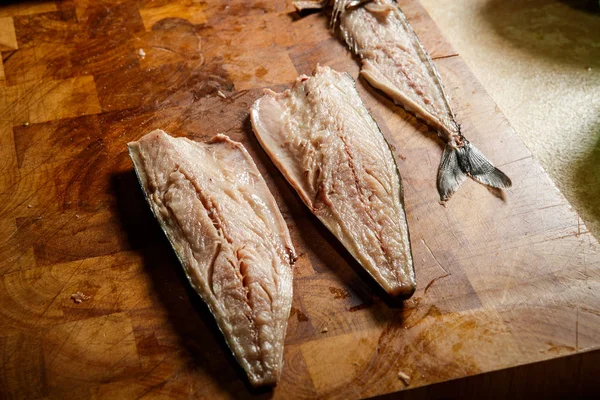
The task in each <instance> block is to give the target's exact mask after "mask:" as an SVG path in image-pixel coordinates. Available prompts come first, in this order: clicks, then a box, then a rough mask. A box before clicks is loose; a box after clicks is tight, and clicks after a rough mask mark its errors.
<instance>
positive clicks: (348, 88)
mask: <svg viewBox="0 0 600 400" xmlns="http://www.w3.org/2000/svg"><path fill="white" fill-rule="evenodd" d="M250 120H251V122H252V127H253V131H254V134H255V136H256V137H257V139H258V141H259V143H260V144H261V145H262V147H263V148H264V149H265V151H266V153H267V154H268V155H269V157H270V158H271V160H272V161H273V163H274V164H275V165H276V166H277V168H279V170H280V171H281V172H282V174H283V175H284V176H285V178H286V179H287V180H288V182H289V183H290V184H291V185H292V186H293V187H294V189H295V190H296V192H297V193H298V195H299V196H300V198H301V199H302V201H303V202H304V203H305V204H306V205H307V206H308V208H309V209H310V210H311V211H312V212H313V213H314V214H315V215H316V216H317V218H319V220H321V222H322V223H323V224H324V225H325V226H326V227H327V228H328V229H329V230H330V231H331V232H332V233H333V234H334V235H335V236H336V237H337V238H338V239H339V240H340V242H341V243H342V244H343V245H344V246H345V247H346V249H347V250H348V251H349V252H350V254H352V256H353V257H354V258H355V259H356V260H357V261H358V262H359V263H360V264H361V266H362V267H363V268H364V269H365V270H366V271H367V272H368V273H369V274H370V275H371V276H372V277H373V278H374V279H375V281H376V282H377V283H378V284H379V285H380V286H381V287H382V288H383V289H384V290H385V291H386V292H387V293H388V294H389V295H391V296H394V297H398V298H408V297H410V296H411V295H412V294H413V293H414V291H415V287H416V282H415V275H414V268H413V258H412V254H411V247H410V237H409V231H408V224H407V220H406V212H405V210H404V200H403V191H402V182H401V177H400V173H399V172H398V168H397V166H396V163H395V160H394V156H393V154H392V152H391V149H390V147H389V144H388V143H387V141H386V140H385V138H384V136H383V134H382V133H381V131H380V130H379V127H378V126H377V123H376V122H375V120H374V119H373V118H372V117H371V115H370V114H369V111H368V110H367V108H366V107H365V105H364V104H363V102H362V100H361V99H360V97H359V95H358V92H357V91H356V87H355V82H354V80H353V79H352V77H350V75H348V74H344V73H339V72H337V71H334V70H333V69H331V68H329V67H320V66H317V68H316V71H315V74H314V75H313V76H312V77H308V76H304V75H303V76H300V77H299V78H298V79H297V81H296V83H295V85H294V87H293V88H292V89H291V90H287V91H285V92H283V93H275V92H272V91H270V90H266V91H265V95H264V96H263V97H262V98H260V99H258V100H257V101H256V102H255V103H254V104H253V105H252V107H251V111H250Z"/></svg>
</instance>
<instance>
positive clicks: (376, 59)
mask: <svg viewBox="0 0 600 400" xmlns="http://www.w3.org/2000/svg"><path fill="white" fill-rule="evenodd" d="M332 3H334V5H333V6H334V11H333V17H332V20H333V21H335V20H339V27H340V32H341V36H342V37H343V38H344V40H345V41H346V43H347V44H348V46H349V47H350V49H351V50H352V51H353V52H354V53H355V54H357V55H358V56H359V57H360V58H361V60H362V66H361V74H362V75H363V76H364V77H365V79H366V80H367V81H368V82H369V83H370V84H371V85H372V86H374V87H375V88H377V89H380V90H381V91H383V92H384V93H386V94H387V95H388V96H389V97H391V98H392V99H393V100H394V101H395V102H396V103H398V104H400V105H402V106H403V107H404V108H405V109H407V110H408V111H410V112H412V113H414V114H415V115H416V116H417V117H419V118H421V119H422V120H424V121H425V122H426V123H427V124H428V125H429V126H430V127H432V128H433V129H435V130H436V131H437V132H438V135H439V136H440V138H441V139H442V140H444V142H445V143H446V147H445V149H444V152H443V155H442V160H441V163H440V167H439V170H438V176H437V187H438V192H439V195H440V198H441V199H442V200H443V201H445V200H448V199H449V198H450V196H452V194H454V192H456V190H457V189H458V188H459V186H460V185H461V184H462V183H463V182H464V180H465V179H466V177H467V176H470V177H471V178H473V179H474V180H476V181H477V182H479V183H482V184H484V185H487V186H491V187H494V188H498V189H503V188H508V187H510V186H511V185H512V183H511V180H510V179H509V178H508V176H506V175H505V174H504V173H503V172H502V171H500V170H499V169H498V168H496V167H494V166H493V165H492V163H491V162H490V161H489V160H488V159H487V158H486V157H485V156H484V155H483V154H482V153H481V152H480V151H479V150H478V149H477V148H476V147H475V146H473V144H471V143H470V142H469V141H468V140H467V139H466V138H465V137H464V136H463V134H462V132H461V128H460V125H459V124H458V123H457V122H456V117H455V115H454V112H453V111H452V108H451V107H450V102H449V100H448V97H447V96H446V93H445V92H444V87H443V85H442V81H441V78H440V75H439V73H438V71H437V69H436V67H435V64H434V63H433V61H432V60H431V57H430V56H429V54H428V53H427V51H426V50H425V48H424V47H423V45H422V44H421V42H420V41H419V38H418V37H417V35H416V34H415V33H414V31H413V29H412V27H411V26H410V24H409V23H408V21H407V19H406V17H405V16H404V14H403V13H402V11H401V10H400V8H399V7H398V5H397V4H396V2H395V1H392V0H372V1H357V0H335V1H332ZM319 4H320V5H322V6H324V4H325V3H319ZM303 6H304V5H303V4H300V5H299V7H303Z"/></svg>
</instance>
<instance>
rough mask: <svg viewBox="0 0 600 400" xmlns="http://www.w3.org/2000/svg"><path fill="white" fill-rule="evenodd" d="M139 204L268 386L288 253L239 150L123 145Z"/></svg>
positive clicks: (285, 299)
mask: <svg viewBox="0 0 600 400" xmlns="http://www.w3.org/2000/svg"><path fill="white" fill-rule="evenodd" d="M128 147H129V154H130V156H131V159H132V160H133V164H134V167H135V171H136V173H137V176H138V179H139V181H140V184H141V186H142V188H143V191H144V193H145V196H146V200H147V201H148V204H149V205H150V208H151V209H152V212H153V213H154V216H155V217H156V219H157V220H158V222H159V223H160V226H161V228H162V229H163V230H164V232H165V234H166V236H167V238H168V239H169V241H170V242H171V245H172V246H173V249H174V250H175V253H176V254H177V257H178V258H179V261H180V262H181V265H182V266H183V269H184V271H185V274H186V275H187V278H188V279H189V282H190V284H191V285H192V287H193V288H194V289H195V290H196V292H197V293H198V294H199V295H200V297H201V298H202V299H203V300H204V302H205V303H206V304H207V306H208V308H209V309H210V311H211V312H212V314H213V316H214V318H215V320H216V322H217V325H218V327H219V329H220V330H221V332H222V333H223V335H224V337H225V340H226V342H227V344H228V345H229V347H230V349H231V350H232V352H233V354H234V355H235V357H236V358H237V360H238V362H239V363H240V365H241V366H242V367H243V369H244V370H245V371H246V373H247V376H248V379H249V381H250V383H251V384H252V385H253V386H263V385H273V384H276V382H277V380H278V379H279V376H280V375H281V368H282V365H283V345H284V339H285V332H286V327H287V322H288V318H289V315H290V310H291V304H292V264H293V261H294V260H295V258H296V256H295V251H294V247H293V245H292V242H291V239H290V235H289V232H288V228H287V226H286V224H285V221H284V220H283V217H282V215H281V212H280V211H279V208H278V207H277V204H276V203H275V199H274V198H273V196H272V195H271V192H270V191H269V189H268V187H267V185H266V183H265V181H264V179H263V178H262V176H261V175H260V173H259V171H258V169H257V168H256V165H255V164H254V162H253V160H252V158H251V157H250V155H249V154H248V153H247V151H246V149H245V148H244V146H243V145H242V144H240V143H237V142H234V141H232V140H231V139H229V138H228V137H227V136H224V135H217V136H215V137H214V138H213V139H211V140H209V141H208V142H204V143H201V142H195V141H192V140H189V139H186V138H173V137H171V136H169V135H168V134H166V133H165V132H163V131H161V130H155V131H152V132H150V133H148V134H147V135H145V136H144V137H142V138H141V139H140V140H138V141H136V142H132V143H129V144H128Z"/></svg>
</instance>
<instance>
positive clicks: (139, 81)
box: [0, 0, 600, 399]
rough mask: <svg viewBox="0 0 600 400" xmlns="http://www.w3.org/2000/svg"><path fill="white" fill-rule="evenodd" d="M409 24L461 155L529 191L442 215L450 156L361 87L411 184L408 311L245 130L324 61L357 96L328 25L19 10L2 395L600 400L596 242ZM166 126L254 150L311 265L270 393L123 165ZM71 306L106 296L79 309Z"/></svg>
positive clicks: (7, 9)
mask: <svg viewBox="0 0 600 400" xmlns="http://www.w3.org/2000/svg"><path fill="white" fill-rule="evenodd" d="M400 4H401V5H402V7H403V9H404V10H405V11H406V14H407V16H408V18H409V20H410V21H411V22H412V23H413V25H414V28H415V30H416V31H417V32H418V33H419V35H420V37H421V39H422V41H423V43H424V45H425V47H426V48H428V49H429V50H430V52H431V54H432V56H433V57H434V58H435V59H436V64H437V65H438V67H439V69H440V72H441V74H442V76H443V80H444V82H445V84H446V88H447V90H448V92H449V94H450V95H451V96H452V102H453V106H454V108H455V110H456V112H457V114H458V119H459V122H460V123H461V124H462V126H463V130H464V132H465V135H466V136H467V137H468V138H469V139H470V140H472V141H473V142H474V143H476V144H477V146H478V147H479V148H480V149H481V150H482V151H483V152H484V153H485V154H486V155H488V156H489V157H490V158H491V159H492V160H493V161H494V162H495V163H496V164H497V165H499V166H501V167H502V169H503V170H504V171H505V172H507V174H508V175H509V176H510V177H511V178H512V179H513V182H514V186H513V187H512V188H511V189H510V190H508V191H506V193H503V194H502V193H497V192H490V191H489V190H488V189H486V188H485V187H483V186H481V185H478V184H476V183H475V182H472V181H468V182H466V183H465V184H464V187H463V188H461V190H460V191H459V192H458V193H457V194H456V195H455V197H454V198H453V199H452V200H451V201H450V202H449V203H448V204H447V206H446V207H442V206H441V205H440V204H439V203H438V197H437V191H436V188H435V176H436V171H437V166H438V163H439V160H440V155H441V143H440V142H439V141H438V140H437V138H436V135H435V134H433V133H431V132H429V131H428V129H427V127H425V126H423V125H422V124H420V123H419V122H418V121H416V120H415V118H414V117H412V116H411V115H409V114H407V113H406V112H405V111H403V109H401V108H399V107H396V106H394V105H393V104H392V103H391V102H390V101H389V100H388V99H387V98H386V97H385V96H383V95H382V94H381V93H379V92H377V91H375V90H373V89H372V88H371V87H370V86H368V85H367V84H366V83H365V82H364V81H363V80H362V79H358V81H357V82H358V84H357V86H358V89H359V91H360V93H361V96H362V97H363V99H364V101H365V103H366V104H367V106H368V107H369V108H370V109H371V111H372V113H373V115H374V117H375V118H376V120H377V121H378V123H379V124H380V126H381V128H382V130H383V132H384V134H385V135H386V137H387V138H388V140H389V141H390V143H391V144H392V145H393V146H394V148H395V154H396V156H397V158H398V164H399V168H400V170H401V173H402V176H403V181H404V188H405V198H406V205H407V214H408V219H409V226H410V230H411V237H412V244H413V252H414V259H415V267H416V273H417V280H418V282H417V283H418V289H417V292H416V293H415V295H414V297H413V298H412V299H411V300H409V301H407V302H405V303H403V304H395V303H393V302H390V301H389V300H388V299H386V298H385V297H384V296H382V295H381V293H380V291H379V290H378V289H377V287H376V285H374V283H373V282H372V281H371V279H370V278H369V277H368V276H365V274H364V273H363V272H362V271H361V270H360V268H359V267H358V264H357V263H356V262H355V261H354V260H352V258H351V257H350V256H349V254H348V253H347V251H346V250H344V248H343V247H342V246H340V244H339V243H338V242H337V241H336V240H335V238H334V237H333V236H332V235H331V234H330V233H329V232H328V231H327V230H326V229H324V227H323V226H322V225H321V224H320V223H319V222H318V221H317V220H316V218H314V217H313V216H312V215H311V214H310V213H309V212H308V210H307V209H306V207H304V206H303V204H302V203H301V202H300V200H299V199H298V198H297V196H296V194H295V193H294V191H293V190H292V189H291V188H290V187H289V185H288V184H287V183H286V182H285V180H284V178H283V177H282V176H281V175H280V174H279V172H278V171H277V170H276V168H275V167H274V166H273V165H272V163H271V162H270V161H269V159H268V157H267V156H266V154H265V153H264V152H263V151H262V149H261V148H260V146H259V145H258V143H257V142H256V140H255V139H254V136H253V134H252V131H251V127H250V123H249V119H248V108H249V106H250V105H251V104H252V102H253V101H254V100H255V99H256V98H257V97H258V96H260V95H261V93H262V90H263V88H265V87H271V88H274V89H277V90H282V89H284V88H286V87H289V86H290V84H291V82H292V81H293V80H294V79H295V77H296V76H297V75H298V74H302V73H311V72H312V70H313V69H314V67H315V65H316V64H317V63H321V64H326V65H330V66H333V67H334V68H337V69H339V70H343V71H348V72H349V73H351V74H352V75H353V76H354V77H355V78H356V77H357V76H358V63H357V61H356V60H355V59H354V58H353V57H352V56H351V55H350V54H349V53H348V52H347V51H346V50H345V48H344V47H343V45H342V44H341V43H340V42H339V41H338V40H337V39H335V38H334V37H332V35H331V32H330V31H329V30H328V28H327V18H326V17H325V16H323V15H320V14H310V15H305V16H299V15H298V14H296V13H295V12H294V10H293V7H292V6H291V4H289V2H285V1H274V2H260V1H258V2H256V1H253V2H250V1H242V0H236V1H211V2H202V1H192V0H181V1H166V0H164V1H163V0H161V1H139V0H136V1H134V0H131V1H113V0H110V1H108V0H107V1H102V2H95V1H90V0H75V1H61V2H26V3H15V4H14V5H9V6H1V7H0V18H1V19H2V20H6V21H9V20H10V21H11V22H12V24H13V25H12V26H14V36H15V38H16V41H15V40H13V39H12V36H11V35H12V33H11V32H12V31H11V28H10V26H8V25H6V24H3V25H2V28H1V29H0V51H1V56H2V63H1V64H0V67H2V68H0V154H1V157H0V172H1V173H0V200H1V201H0V260H1V261H0V363H1V365H2V367H1V368H0V397H1V398H61V397H66V396H69V397H77V398H83V399H86V398H139V397H160V398H182V397H194V398H220V397H225V398H250V397H258V398H270V397H275V398H282V399H288V398H317V397H318V398H328V399H329V398H331V399H333V398H340V399H351V398H360V397H368V396H376V395H384V394H387V393H393V392H396V391H400V390H405V389H407V388H409V389H410V388H417V387H423V388H422V389H416V390H408V391H405V392H404V393H403V394H402V396H403V397H405V398H441V397H444V398H447V397H470V398H482V397H486V398H488V397H494V396H496V397H499V398H501V397H506V396H511V397H515V396H525V395H528V394H531V393H532V392H533V390H534V389H535V390H537V391H538V393H548V394H550V395H551V394H557V393H567V392H566V391H564V390H565V389H564V388H568V389H569V390H571V392H570V393H576V394H579V395H584V394H590V393H593V392H594V391H598V386H597V383H596V382H595V380H594V378H593V377H594V376H597V372H598V369H597V359H598V353H597V352H591V350H593V349H596V348H598V346H599V345H600V246H599V245H598V242H597V241H596V239H595V238H594V237H592V236H591V234H590V233H589V232H587V230H586V228H585V226H584V225H583V224H582V223H581V222H580V219H579V218H578V216H577V215H576V214H575V213H574V212H573V211H572V210H571V208H570V206H569V204H568V203H567V202H566V201H565V199H564V197H563V196H562V195H561V194H560V193H559V192H558V190H557V189H556V187H555V186H554V184H553V183H552V182H551V181H550V179H549V178H548V176H547V175H546V173H545V172H544V171H543V170H542V168H541V167H540V166H539V165H538V164H537V162H536V161H535V160H534V159H533V158H532V156H531V154H530V153H529V151H528V150H527V149H526V148H525V146H524V145H523V143H522V142H521V140H520V138H519V137H518V136H517V135H516V134H515V132H514V131H513V130H512V129H511V127H510V126H509V124H508V123H507V121H506V119H505V118H504V117H503V115H502V114H501V113H500V111H499V110H498V108H497V107H496V105H495V104H494V103H493V101H492V100H491V99H490V98H489V96H488V95H487V94H486V93H485V91H484V90H483V88H482V87H481V85H480V84H479V83H478V82H477V80H476V79H475V78H474V77H473V75H472V74H471V73H470V72H469V70H468V68H467V67H466V65H465V64H464V62H463V61H462V60H461V58H460V57H459V56H457V55H456V52H455V51H454V50H453V49H452V47H451V46H450V45H449V44H448V43H447V42H446V41H445V40H444V39H443V37H442V35H441V34H440V32H439V31H437V29H436V28H435V25H434V24H433V22H432V21H431V20H430V19H429V18H428V16H427V15H426V13H425V12H424V11H423V9H422V8H421V7H420V5H419V4H418V2H417V1H414V0H403V1H400ZM6 38H8V39H6ZM15 44H16V45H15ZM140 49H141V50H143V51H142V52H140ZM2 71H3V72H2ZM219 92H220V93H221V94H223V95H224V98H223V97H222V96H220V95H219ZM156 128H161V129H164V130H166V131H167V132H170V133H171V134H173V135H176V136H187V137H191V138H195V139H198V140H202V139H206V138H209V137H211V136H213V135H215V134H216V133H219V132H222V133H225V134H227V135H229V136H231V137H232V138H233V139H234V140H238V141H241V142H242V143H243V144H244V145H245V146H246V147H247V149H248V150H249V152H250V153H251V155H252V156H253V158H254V159H255V161H256V162H257V165H258V167H259V169H260V171H261V172H262V173H263V174H264V176H265V179H266V181H267V183H268V185H269V186H270V188H271V190H272V192H273V194H274V195H275V197H276V200H277V203H278V204H279V206H280V208H281V210H282V213H283V215H284V217H285V219H286V222H287V223H288V225H289V227H290V233H291V235H292V239H293V241H294V245H295V246H296V249H297V251H298V254H299V255H300V257H299V259H298V262H297V264H296V267H295V271H294V276H295V281H294V302H293V309H292V315H291V316H290V321H289V327H288V331H287V337H286V348H285V366H284V371H283V376H282V378H281V382H280V384H279V385H278V386H277V387H276V388H275V389H274V390H273V391H272V392H269V391H265V392H263V391H258V392H257V391H253V390H251V389H250V388H249V387H248V384H247V382H246V381H245V379H244V374H243V372H241V370H240V368H239V366H238V365H237V363H236V362H235V360H234V359H233V357H232V356H231V354H230V352H229V350H228V349H227V347H226V346H225V344H224V341H223V339H222V337H221V334H220V333H219V332H218V329H217V328H216V325H215V324H214V321H213V320H212V317H211V315H210V313H208V311H207V309H206V307H205V306H204V305H203V303H202V302H201V301H200V299H199V298H198V296H197V295H196V294H195V293H193V291H192V290H191V289H190V288H189V285H188V284H187V281H186V279H185V276H184V275H183V272H182V270H181V267H180V266H179V265H178V262H177V260H176V258H175V257H174V254H173V252H172V250H171V249H170V247H169V244H168V242H167V241H166V239H165V238H164V235H163V234H162V233H161V231H160V229H159V228H158V226H157V224H156V222H155V221H154V219H153V218H152V215H151V213H150V211H149V210H148V207H147V205H146V204H145V202H144V199H143V195H142V193H141V190H140V189H139V187H138V184H137V181H136V179H135V175H134V174H133V171H132V165H131V162H130V160H129V158H128V156H127V152H126V146H125V145H126V143H127V142H129V141H132V140H136V139H138V138H139V137H141V136H142V135H143V134H145V133H147V132H149V131H150V130H152V129H156ZM77 292H81V293H83V294H85V295H86V296H89V297H90V298H89V299H88V300H85V301H83V302H81V303H76V302H74V301H73V300H72V299H71V296H72V295H73V294H74V293H77ZM544 361H545V362H544ZM507 368H510V369H507ZM494 371H495V372H494ZM400 372H402V373H403V374H406V375H407V376H409V377H410V384H409V386H407V384H406V383H405V382H404V381H403V380H402V379H400V378H399V376H398V374H399V373H400ZM467 377H470V378H467ZM551 377H556V379H551ZM457 378H463V379H461V380H454V379H457ZM450 380H454V381H452V382H447V381H450ZM561 381H562V383H563V384H562V386H560V388H562V389H560V390H559V389H556V388H557V387H558V386H557V382H561ZM442 382H443V383H442ZM436 383H437V385H436ZM548 388H554V389H552V390H553V391H549V389H548ZM561 390H563V391H561Z"/></svg>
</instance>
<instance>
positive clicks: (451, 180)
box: [437, 139, 512, 201]
mask: <svg viewBox="0 0 600 400" xmlns="http://www.w3.org/2000/svg"><path fill="white" fill-rule="evenodd" d="M467 176H470V177H471V178H473V179H474V180H475V181H477V182H479V183H481V184H483V185H486V186H491V187H493V188H497V189H506V188H509V187H511V186H512V182H511V180H510V178H509V177H508V176H506V174H505V173H504V172H502V171H500V170H499V169H498V168H496V167H494V165H493V164H492V163H491V162H490V161H489V160H488V159H487V158H486V157H485V156H484V155H483V153H482V152H481V151H479V149H477V148H476V147H475V146H473V145H472V144H471V143H470V142H469V141H468V140H466V139H464V142H463V146H462V147H454V146H452V145H450V144H448V145H446V148H445V149H444V154H443V155H442V161H441V163H440V169H439V170H438V181H437V186H438V192H439V194H440V199H441V200H442V201H446V200H448V199H449V198H450V197H451V196H452V195H453V194H454V192H456V191H457V190H458V188H459V187H460V185H461V184H462V183H463V182H464V181H465V179H466V177H467Z"/></svg>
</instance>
